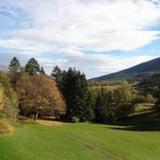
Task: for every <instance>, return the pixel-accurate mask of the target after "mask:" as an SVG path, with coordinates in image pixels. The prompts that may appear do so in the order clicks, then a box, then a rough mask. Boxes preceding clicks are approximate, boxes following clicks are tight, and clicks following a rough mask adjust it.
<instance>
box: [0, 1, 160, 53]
mask: <svg viewBox="0 0 160 160" xmlns="http://www.w3.org/2000/svg"><path fill="white" fill-rule="evenodd" d="M5 2H6V5H7V7H8V10H14V12H16V9H21V10H22V11H23V12H24V15H26V16H27V17H28V18H27V20H26V23H25V24H26V26H27V27H24V28H21V29H17V31H16V32H14V33H13V34H12V38H13V37H18V38H21V39H27V40H31V41H35V42H36V43H40V44H41V43H43V44H47V47H51V45H49V46H48V44H53V45H54V46H55V47H56V49H57V48H59V49H60V50H61V47H62V46H63V47H64V48H68V47H70V46H75V47H76V48H81V49H88V50H93V51H111V50H133V49H136V48H139V47H142V46H144V45H146V44H149V43H150V42H152V41H153V40H155V39H157V38H159V34H160V32H159V31H157V32H155V31H150V30H149V29H148V28H149V27H151V26H152V25H156V24H158V23H159V20H160V6H159V5H155V1H154V3H153V2H152V1H149V0H138V1H135V0H125V1H124V0H113V1H111V0H94V1H84V0H68V1H66V0H45V1H43V0H32V1H31V0H28V1H27V0H14V1H13V0H6V1H4V2H1V3H2V4H1V3H0V4H1V6H2V5H4V3H5ZM13 8H14V9H13ZM14 14H15V13H14ZM17 14H21V13H18V12H17ZM23 23H24V22H23ZM27 23H28V24H29V25H27ZM28 26H30V27H28ZM15 47H16V46H15ZM51 48H52V49H53V46H52V47H51Z"/></svg>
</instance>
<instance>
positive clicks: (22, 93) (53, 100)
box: [16, 73, 65, 120]
mask: <svg viewBox="0 0 160 160" xmlns="http://www.w3.org/2000/svg"><path fill="white" fill-rule="evenodd" d="M16 91H17V94H18V98H19V106H20V111H21V113H22V114H23V115H25V116H31V115H34V119H35V120H36V119H37V118H38V117H40V116H44V115H45V116H46V115H47V116H55V117H58V116H59V115H61V114H64V113H65V102H64V100H63V97H62V95H61V94H60V92H59V90H58V88H57V85H56V82H55V81H53V80H52V79H50V78H49V77H48V76H46V75H42V74H36V75H33V76H30V75H28V74H27V73H24V74H22V76H21V77H20V79H19V80H18V81H17V84H16Z"/></svg>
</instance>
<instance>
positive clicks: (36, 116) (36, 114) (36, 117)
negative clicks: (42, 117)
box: [34, 112, 39, 121]
mask: <svg viewBox="0 0 160 160" xmlns="http://www.w3.org/2000/svg"><path fill="white" fill-rule="evenodd" d="M38 115H39V112H36V113H35V115H34V120H35V121H36V120H37V119H38Z"/></svg>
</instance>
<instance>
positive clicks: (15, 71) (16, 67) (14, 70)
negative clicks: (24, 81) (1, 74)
mask: <svg viewBox="0 0 160 160" xmlns="http://www.w3.org/2000/svg"><path fill="white" fill-rule="evenodd" d="M20 68H21V65H20V63H19V60H18V59H17V57H13V59H12V60H11V62H10V65H9V77H10V81H11V83H12V84H13V85H15V83H16V81H17V78H18V75H19V72H20Z"/></svg>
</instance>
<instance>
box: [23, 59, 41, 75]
mask: <svg viewBox="0 0 160 160" xmlns="http://www.w3.org/2000/svg"><path fill="white" fill-rule="evenodd" d="M25 71H26V72H28V74H29V75H35V74H37V73H40V66H39V64H38V62H37V61H36V60H35V59H34V58H31V59H30V60H29V61H28V62H27V64H26V66H25Z"/></svg>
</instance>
